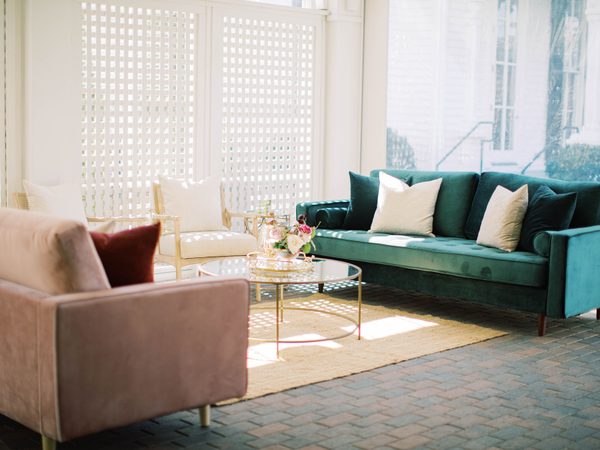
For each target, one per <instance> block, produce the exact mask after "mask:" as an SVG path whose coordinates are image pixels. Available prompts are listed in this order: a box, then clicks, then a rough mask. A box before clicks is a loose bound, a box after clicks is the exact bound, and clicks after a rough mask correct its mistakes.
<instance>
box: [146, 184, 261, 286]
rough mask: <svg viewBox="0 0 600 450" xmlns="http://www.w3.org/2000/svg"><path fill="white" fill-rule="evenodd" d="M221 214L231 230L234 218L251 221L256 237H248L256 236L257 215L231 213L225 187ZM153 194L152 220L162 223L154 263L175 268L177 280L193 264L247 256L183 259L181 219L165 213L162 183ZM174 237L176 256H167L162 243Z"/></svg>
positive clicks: (153, 188) (153, 187) (155, 187)
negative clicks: (163, 239)
mask: <svg viewBox="0 0 600 450" xmlns="http://www.w3.org/2000/svg"><path fill="white" fill-rule="evenodd" d="M220 192H221V214H222V216H223V225H224V226H225V227H226V228H227V229H228V230H231V219H232V218H234V217H239V218H246V219H251V222H252V230H253V233H254V235H247V236H253V237H254V236H255V235H256V233H257V229H258V219H257V217H256V214H250V213H234V212H231V211H229V210H228V209H227V208H226V207H225V192H224V190H223V185H221V189H220ZM152 193H153V197H154V208H155V209H154V210H152V211H151V218H152V221H153V222H154V223H156V222H161V230H162V232H161V233H162V234H161V239H160V240H159V242H158V246H157V249H156V254H155V255H154V262H162V263H166V264H169V265H171V266H173V267H175V273H176V278H177V280H180V279H181V271H182V268H183V267H185V266H189V265H192V264H199V263H202V262H204V261H209V260H211V259H216V258H219V257H227V256H245V255H246V253H247V252H242V253H243V255H242V254H239V255H210V256H198V257H183V255H182V236H185V235H186V233H182V232H181V218H180V217H179V216H172V215H167V214H166V213H165V199H164V196H163V193H162V189H161V186H160V183H153V184H152ZM231 234H235V235H241V234H242V233H231ZM168 235H174V240H175V252H174V255H169V254H166V253H165V251H164V248H161V241H162V238H163V237H164V236H168Z"/></svg>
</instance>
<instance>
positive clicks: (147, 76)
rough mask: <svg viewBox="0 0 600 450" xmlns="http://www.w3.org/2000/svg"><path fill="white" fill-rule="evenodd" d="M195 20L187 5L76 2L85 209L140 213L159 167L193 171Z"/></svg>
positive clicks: (173, 172)
mask: <svg viewBox="0 0 600 450" xmlns="http://www.w3.org/2000/svg"><path fill="white" fill-rule="evenodd" d="M197 22H198V21H197V16H196V15H195V14H193V13H188V12H178V11H172V10H169V11H167V10H157V9H148V8H137V7H124V6H113V5H104V4H98V3H83V4H82V25H83V26H82V33H83V41H82V45H83V47H82V50H83V127H82V128H83V136H82V138H83V146H82V162H83V172H82V175H83V182H82V187H83V195H84V201H85V207H86V212H87V214H88V215H91V216H128V215H144V214H145V213H146V212H147V211H148V210H149V209H150V208H151V203H152V200H151V185H152V182H153V181H154V180H155V179H156V176H157V175H158V174H159V173H160V174H163V175H169V176H173V177H176V178H193V176H194V174H193V171H194V166H193V160H194V146H195V144H194V142H195V140H196V137H195V126H194V125H195V124H194V116H195V111H196V102H195V93H194V83H195V80H194V79H195V72H196V68H195V65H196V59H195V52H196V40H197V38H196V32H197Z"/></svg>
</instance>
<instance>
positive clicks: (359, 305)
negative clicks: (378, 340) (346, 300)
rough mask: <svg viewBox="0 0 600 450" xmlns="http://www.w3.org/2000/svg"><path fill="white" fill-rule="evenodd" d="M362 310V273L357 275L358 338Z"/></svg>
mask: <svg viewBox="0 0 600 450" xmlns="http://www.w3.org/2000/svg"><path fill="white" fill-rule="evenodd" d="M361 312H362V273H361V274H360V275H359V276H358V340H360V320H361V318H362V317H361V315H362V314H361Z"/></svg>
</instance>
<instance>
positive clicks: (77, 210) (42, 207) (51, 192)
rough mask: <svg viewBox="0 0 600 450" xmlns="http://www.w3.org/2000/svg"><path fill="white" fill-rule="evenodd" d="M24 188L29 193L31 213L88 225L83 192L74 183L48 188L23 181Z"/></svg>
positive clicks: (28, 199)
mask: <svg viewBox="0 0 600 450" xmlns="http://www.w3.org/2000/svg"><path fill="white" fill-rule="evenodd" d="M23 186H24V187H25V192H26V193H27V202H28V203H29V210H30V211H34V212H39V213H44V214H51V215H53V216H56V217H61V218H63V219H71V220H76V221H77V222H81V223H83V224H84V225H85V226H87V225H88V221H87V217H86V216H85V210H84V209H83V200H82V196H81V191H80V190H79V187H77V185H75V184H74V183H66V184H59V185H58V186H51V187H46V186H38V185H37V184H33V183H30V182H29V181H27V180H23Z"/></svg>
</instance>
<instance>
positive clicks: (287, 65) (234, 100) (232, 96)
mask: <svg viewBox="0 0 600 450" xmlns="http://www.w3.org/2000/svg"><path fill="white" fill-rule="evenodd" d="M288 17H289V16H288ZM220 20H221V23H222V28H221V30H222V38H221V37H218V36H217V37H216V38H215V41H216V42H219V41H220V40H221V39H222V42H223V58H222V60H223V72H222V77H223V78H222V80H223V96H222V99H223V101H222V105H221V107H222V111H223V116H222V120H223V123H222V127H223V133H222V160H223V178H224V182H225V187H226V200H227V204H228V207H230V208H231V209H232V210H234V211H244V210H250V209H253V208H254V207H255V205H257V204H258V203H260V202H262V201H263V200H271V202H272V206H273V208H274V209H277V210H285V211H288V212H293V210H294V209H295V206H296V203H298V202H301V201H306V200H308V199H310V198H311V194H312V192H313V191H312V189H313V185H314V183H313V182H312V181H311V175H312V173H313V161H314V159H313V158H314V156H315V151H316V149H315V145H314V136H313V133H314V105H315V101H314V99H315V88H316V86H317V83H316V78H317V77H316V64H315V63H316V51H317V45H321V43H320V42H319V43H317V34H318V33H317V26H316V25H312V24H307V23H301V22H295V21H292V20H289V19H288V20H286V19H283V18H282V19H277V18H276V17H267V18H265V17H264V16H263V17H261V16H259V15H254V14H250V15H247V16H244V15H241V14H223V15H222V17H221V19H220Z"/></svg>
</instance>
